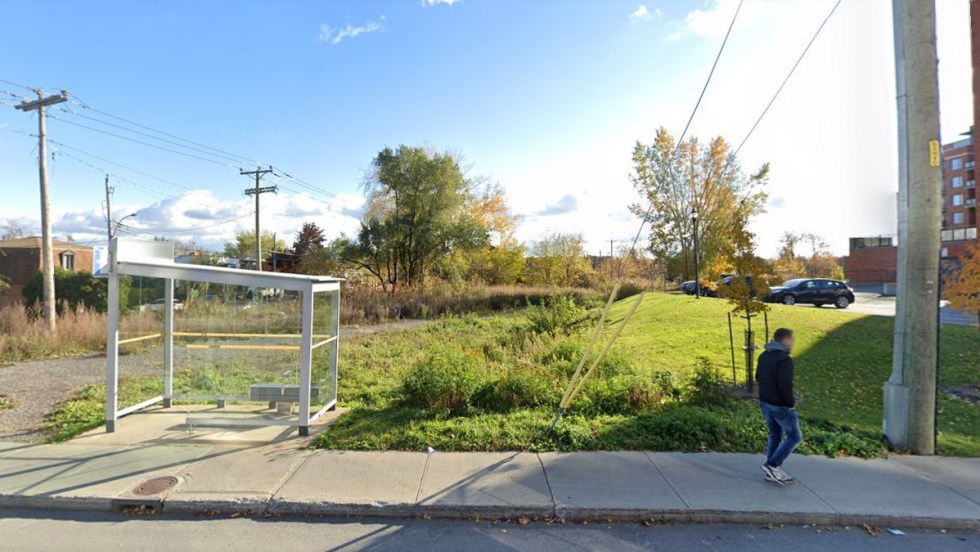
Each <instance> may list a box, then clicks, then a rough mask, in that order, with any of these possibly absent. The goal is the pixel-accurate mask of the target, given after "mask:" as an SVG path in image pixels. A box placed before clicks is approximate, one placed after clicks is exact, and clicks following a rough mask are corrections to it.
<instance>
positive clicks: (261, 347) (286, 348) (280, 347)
mask: <svg viewBox="0 0 980 552" xmlns="http://www.w3.org/2000/svg"><path fill="white" fill-rule="evenodd" d="M186 347H187V348H188V349H242V350H252V351H298V350H299V345H211V344H207V345H194V344H190V345H187V346H186Z"/></svg>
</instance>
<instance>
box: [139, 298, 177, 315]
mask: <svg viewBox="0 0 980 552" xmlns="http://www.w3.org/2000/svg"><path fill="white" fill-rule="evenodd" d="M166 304H167V300H166V299H157V300H156V301H150V302H149V303H147V304H146V305H144V306H145V307H146V309H147V310H149V311H152V312H161V311H162V310H163V309H164V307H165V306H166ZM174 310H175V311H179V310H184V303H183V302H181V301H180V300H179V299H174Z"/></svg>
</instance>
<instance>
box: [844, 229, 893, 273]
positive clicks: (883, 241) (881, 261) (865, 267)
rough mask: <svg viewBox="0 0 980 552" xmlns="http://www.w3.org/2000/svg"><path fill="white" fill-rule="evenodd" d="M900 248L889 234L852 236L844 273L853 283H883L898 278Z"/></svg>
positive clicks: (845, 259)
mask: <svg viewBox="0 0 980 552" xmlns="http://www.w3.org/2000/svg"><path fill="white" fill-rule="evenodd" d="M897 267H898V248H897V247H896V246H895V240H894V239H893V238H891V237H888V236H876V237H871V238H851V240H850V250H849V252H848V255H847V257H844V274H845V276H847V281H848V282H849V283H851V284H852V285H860V284H881V283H890V282H894V281H895V280H896V279H897V270H898V269H897Z"/></svg>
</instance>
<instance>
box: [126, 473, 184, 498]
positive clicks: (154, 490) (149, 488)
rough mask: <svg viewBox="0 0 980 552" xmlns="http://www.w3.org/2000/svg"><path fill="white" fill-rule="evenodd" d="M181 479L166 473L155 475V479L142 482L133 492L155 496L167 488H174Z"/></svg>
mask: <svg viewBox="0 0 980 552" xmlns="http://www.w3.org/2000/svg"><path fill="white" fill-rule="evenodd" d="M177 483H180V480H179V479H177V478H176V477H174V476H172V475H165V476H163V477H154V478H153V479H147V480H146V481H144V482H142V483H140V484H139V485H137V486H136V488H135V489H133V494H134V495H136V496H153V495H158V494H160V493H162V492H164V491H166V490H169V489H172V488H174V487H175V486H176V485H177Z"/></svg>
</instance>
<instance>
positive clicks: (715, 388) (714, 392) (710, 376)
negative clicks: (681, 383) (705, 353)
mask: <svg viewBox="0 0 980 552" xmlns="http://www.w3.org/2000/svg"><path fill="white" fill-rule="evenodd" d="M731 400H732V396H731V395H730V394H729V393H728V386H727V385H726V383H725V380H724V379H723V378H722V376H721V374H720V373H718V371H717V370H715V369H714V368H713V367H712V366H711V362H710V361H708V359H707V358H704V357H698V359H697V363H696V364H695V366H694V371H693V373H692V375H691V379H690V380H689V381H688V385H687V390H686V393H685V394H684V402H686V403H687V404H691V405H694V406H717V405H723V404H726V403H728V402H730V401H731Z"/></svg>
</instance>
